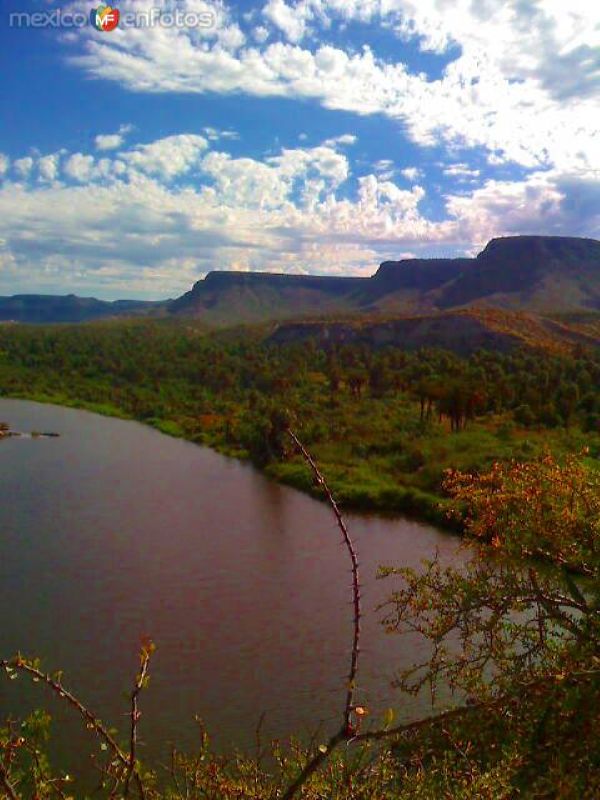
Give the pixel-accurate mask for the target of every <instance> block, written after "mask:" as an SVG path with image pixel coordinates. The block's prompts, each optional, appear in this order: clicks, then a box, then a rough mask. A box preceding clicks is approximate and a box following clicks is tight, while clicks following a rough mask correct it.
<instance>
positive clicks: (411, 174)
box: [400, 167, 423, 181]
mask: <svg viewBox="0 0 600 800" xmlns="http://www.w3.org/2000/svg"><path fill="white" fill-rule="evenodd" d="M400 174H401V175H402V177H403V178H406V180H407V181H418V180H419V178H422V177H423V172H422V170H420V169H419V167H406V168H405V169H402V170H400Z"/></svg>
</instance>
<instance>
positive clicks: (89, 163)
mask: <svg viewBox="0 0 600 800" xmlns="http://www.w3.org/2000/svg"><path fill="white" fill-rule="evenodd" d="M94 163H95V162H94V158H93V156H88V155H84V154H83V153H74V154H73V155H72V156H70V157H69V158H68V159H67V161H66V163H65V167H64V172H65V175H66V176H67V178H71V179H72V180H74V181H79V182H80V183H86V182H87V181H89V180H90V179H91V177H92V174H93V171H94Z"/></svg>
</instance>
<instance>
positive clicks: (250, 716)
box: [0, 400, 462, 769]
mask: <svg viewBox="0 0 600 800" xmlns="http://www.w3.org/2000/svg"><path fill="white" fill-rule="evenodd" d="M0 420H1V421H6V422H8V423H9V424H10V425H11V427H12V428H14V429H16V430H44V431H45V430H48V431H58V432H60V434H61V438H60V439H8V440H3V441H1V442H0V493H1V494H0V497H1V503H0V608H1V609H2V618H1V619H2V623H1V628H0V657H4V656H8V655H11V654H13V653H14V652H15V651H17V650H21V651H22V652H24V653H26V654H27V655H37V656H40V657H41V658H42V660H43V664H44V667H45V668H47V669H52V670H54V669H58V668H61V669H63V670H64V675H65V677H64V681H65V684H66V685H68V686H71V687H73V689H74V690H75V691H76V693H78V694H79V695H80V696H81V698H82V699H83V700H84V702H86V703H87V704H89V706H90V707H91V708H92V709H93V710H95V711H96V713H98V714H99V715H100V716H101V717H102V719H104V720H106V721H108V722H110V723H111V724H114V725H115V726H120V727H121V728H122V729H123V730H125V728H126V720H125V719H124V717H123V714H124V712H126V710H127V701H126V699H125V698H124V696H123V693H124V692H125V691H127V690H128V688H129V686H130V683H131V679H132V676H133V675H134V674H135V669H136V650H137V647H138V643H139V641H140V637H141V636H143V635H145V634H147V635H150V636H151V637H152V638H153V639H154V641H155V642H156V644H157V647H158V650H157V653H156V655H155V658H154V660H153V663H152V669H151V673H152V681H151V685H150V688H149V690H148V692H147V693H146V694H145V695H144V697H143V698H142V707H143V710H144V715H143V718H142V723H141V724H142V728H141V731H142V737H143V739H144V741H145V754H146V756H148V755H149V756H156V755H157V754H163V753H164V752H165V749H166V743H167V742H168V741H176V742H177V743H178V744H180V745H182V746H193V743H194V741H195V737H196V729H195V725H194V723H193V717H194V714H198V715H200V716H201V717H202V718H203V719H204V721H205V722H206V724H207V726H208V728H209V730H210V731H211V732H212V735H213V740H214V741H215V743H216V745H217V746H218V747H221V748H231V747H233V746H239V747H241V748H246V747H248V746H249V745H250V744H251V743H252V742H253V741H254V734H255V729H256V725H257V722H258V719H259V717H260V715H261V714H262V713H263V712H264V713H265V723H264V735H265V736H267V737H270V736H280V737H281V736H287V735H289V734H292V733H302V732H304V733H308V732H312V731H313V730H314V729H315V728H316V727H317V725H318V724H319V723H322V724H323V727H324V728H327V727H328V726H329V727H331V726H332V725H333V724H335V723H337V721H338V719H339V713H340V710H341V707H342V705H343V698H344V681H343V676H344V675H345V674H346V673H347V668H348V663H347V662H348V648H349V643H350V641H351V621H350V616H351V609H350V606H349V601H350V588H349V586H350V575H349V570H348V563H347V557H346V553H345V551H344V550H343V548H342V547H341V546H340V536H339V532H338V530H337V527H336V525H335V520H334V519H333V518H332V516H331V512H330V510H329V509H328V507H327V506H326V505H324V504H322V503H319V502H317V501H315V500H312V499H311V498H309V497H306V496H305V495H303V494H301V493H299V492H297V491H295V490H293V489H289V488H286V487H282V486H279V485H277V484H275V483H273V482H271V481H269V480H267V479H266V478H265V477H264V476H263V475H261V474H260V473H259V472H257V471H256V470H255V469H253V468H252V467H251V466H249V465H247V464H243V463H240V462H238V461H235V460H231V459H227V458H225V457H223V456H221V455H218V454H216V453H214V452H212V451H211V450H208V449H205V448H201V447H197V446H195V445H193V444H189V443H187V442H184V441H180V440H176V439H172V438H169V437H167V436H163V435H161V434H160V433H158V432H156V431H154V430H152V429H150V428H146V427H144V426H142V425H139V424H137V423H133V422H124V421H121V420H116V419H110V418H105V417H101V416H97V415H93V414H89V413H87V412H83V411H75V410H70V409H64V408H59V407H56V406H47V405H40V404H36V403H30V402H24V401H13V400H0ZM347 521H348V525H349V528H350V531H351V534H352V536H353V537H354V539H355V540H356V544H357V547H358V549H359V552H360V561H361V569H362V577H363V583H364V591H363V595H364V605H365V611H366V618H365V623H364V633H363V655H362V665H361V673H360V674H361V678H360V681H359V683H360V687H361V696H360V700H361V702H363V703H364V704H366V705H368V706H369V708H371V709H373V711H374V712H377V711H383V710H384V709H385V708H387V707H388V706H390V705H392V706H395V707H397V709H398V717H399V718H408V717H410V716H412V715H414V714H416V713H419V712H423V711H424V708H423V704H424V703H425V702H426V701H425V700H424V699H418V698H417V699H415V698H404V697H399V696H398V693H397V692H396V691H395V690H393V689H392V688H391V685H390V684H391V680H392V678H393V674H394V670H395V669H397V668H398V667H399V666H401V665H406V664H408V663H411V662H412V661H414V660H415V659H417V658H419V655H420V654H421V655H422V653H420V646H419V643H418V642H415V641H414V640H408V639H405V638H404V637H398V636H389V635H386V634H385V633H384V632H383V630H382V629H381V627H380V626H379V624H378V614H377V613H376V612H375V610H374V608H375V606H376V604H377V603H378V602H379V601H380V600H381V599H382V598H383V597H384V596H385V595H386V594H387V593H389V592H390V591H391V590H392V589H393V583H392V582H391V581H389V580H388V581H382V582H376V581H375V573H376V570H377V567H378V565H379V564H396V565H412V566H416V565H418V564H419V563H420V561H421V559H423V558H427V557H430V556H432V555H433V554H434V552H435V550H436V548H437V549H439V551H440V552H441V553H442V555H443V556H444V557H447V558H451V559H455V558H461V557H462V556H461V555H454V552H455V550H456V548H457V544H458V542H457V540H456V539H455V538H454V537H451V536H449V535H447V534H445V533H442V532H440V531H438V530H436V529H434V528H432V527H430V526H427V525H421V524H418V523H415V522H409V521H406V520H404V519H395V520H390V519H383V518H378V517H375V516H373V517H365V516H357V515H348V517H347ZM32 691H33V692H35V693H34V694H32ZM43 697H44V695H43V689H42V688H41V687H40V686H39V685H38V686H34V687H26V686H25V682H24V681H23V680H22V679H21V680H19V681H8V680H6V679H4V678H2V677H1V676H0V718H1V717H5V716H6V715H7V714H8V713H10V712H12V713H17V712H22V711H23V710H24V709H25V708H28V707H34V706H36V705H39V703H40V700H41V699H42V698H43ZM47 707H48V709H49V710H50V712H51V713H52V714H53V715H54V716H56V717H57V721H58V735H57V743H56V758H57V759H59V760H60V761H61V762H62V763H64V764H65V765H68V766H70V768H71V769H74V768H76V767H77V765H76V764H75V765H74V764H73V763H72V760H73V752H75V754H76V758H79V757H82V756H80V755H77V754H79V753H80V750H81V748H82V747H83V745H77V746H76V747H75V749H73V748H74V745H73V741H74V739H75V738H78V739H79V738H80V737H76V734H75V731H77V730H78V728H77V727H75V728H74V727H73V725H76V724H78V723H74V721H73V720H72V718H71V717H70V713H71V712H69V711H68V710H67V711H66V712H64V713H63V712H61V710H60V708H59V705H58V703H57V702H56V701H55V700H54V699H52V698H50V699H49V701H48V703H47ZM124 723H125V724H124ZM90 744H91V740H90ZM86 746H87V744H86ZM78 748H79V749H78ZM67 754H70V759H71V761H69V756H68V755H67ZM143 756H144V754H142V757H143Z"/></svg>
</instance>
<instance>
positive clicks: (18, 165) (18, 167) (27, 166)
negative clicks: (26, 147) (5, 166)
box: [13, 156, 33, 178]
mask: <svg viewBox="0 0 600 800" xmlns="http://www.w3.org/2000/svg"><path fill="white" fill-rule="evenodd" d="M13 167H14V169H15V172H16V173H17V175H19V176H20V177H21V178H26V177H27V176H28V175H29V173H30V172H31V169H32V167H33V158H31V156H25V157H24V158H17V160H16V161H15V162H14V164H13Z"/></svg>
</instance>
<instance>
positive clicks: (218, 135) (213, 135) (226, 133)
mask: <svg viewBox="0 0 600 800" xmlns="http://www.w3.org/2000/svg"><path fill="white" fill-rule="evenodd" d="M202 133H203V134H204V136H206V138H207V139H208V141H209V142H217V141H219V139H229V140H233V139H239V138H240V135H239V133H238V132H237V131H233V130H220V129H218V128H211V127H208V128H202Z"/></svg>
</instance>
